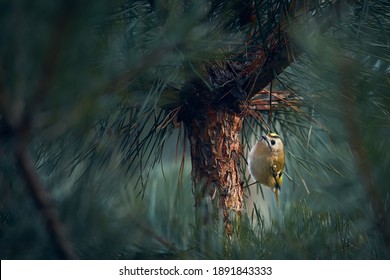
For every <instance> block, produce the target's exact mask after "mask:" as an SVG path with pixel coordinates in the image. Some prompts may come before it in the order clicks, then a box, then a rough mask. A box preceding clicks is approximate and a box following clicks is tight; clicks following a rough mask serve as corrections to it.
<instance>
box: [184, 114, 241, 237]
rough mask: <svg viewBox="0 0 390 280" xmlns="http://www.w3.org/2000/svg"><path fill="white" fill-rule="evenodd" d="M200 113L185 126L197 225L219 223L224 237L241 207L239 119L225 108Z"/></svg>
mask: <svg viewBox="0 0 390 280" xmlns="http://www.w3.org/2000/svg"><path fill="white" fill-rule="evenodd" d="M202 111H203V112H202V113H200V114H197V116H196V117H195V118H192V119H190V120H189V121H188V122H187V123H186V127H187V131H188V137H189V141H190V146H191V161H192V178H193V193H194V196H195V207H196V213H197V222H198V223H201V224H202V225H204V226H212V225H213V224H214V223H215V222H217V224H218V221H221V220H222V221H223V225H224V232H225V234H227V235H228V236H231V235H232V233H233V223H232V221H233V220H236V219H237V220H238V221H239V217H240V213H241V210H242V208H243V197H242V196H243V188H242V183H241V181H240V173H239V170H240V168H239V167H240V156H241V150H242V145H241V143H240V137H239V133H240V131H241V127H242V116H240V113H239V112H233V111H231V110H229V109H227V108H208V109H206V110H202ZM233 217H235V218H234V219H233Z"/></svg>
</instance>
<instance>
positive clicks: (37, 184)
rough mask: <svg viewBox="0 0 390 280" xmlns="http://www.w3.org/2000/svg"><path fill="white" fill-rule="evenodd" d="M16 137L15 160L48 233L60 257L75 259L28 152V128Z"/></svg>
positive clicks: (22, 129)
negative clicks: (44, 221)
mask: <svg viewBox="0 0 390 280" xmlns="http://www.w3.org/2000/svg"><path fill="white" fill-rule="evenodd" d="M17 137H18V145H17V151H16V158H17V162H18V164H19V166H20V170H21V172H22V175H23V178H24V180H25V182H26V185H27V186H28V189H29V191H30V193H31V196H32V198H33V200H34V202H35V204H36V205H37V207H38V209H39V210H41V212H42V215H43V217H44V218H45V220H46V225H47V228H48V231H49V234H50V235H51V237H52V238H53V240H54V241H55V245H56V248H57V251H58V253H59V255H60V257H61V258H63V259H77V258H78V257H77V255H76V253H75V252H74V250H73V246H72V244H71V242H70V241H69V239H68V238H67V236H66V234H65V231H64V229H63V227H62V224H61V222H60V219H59V217H58V213H57V211H56V208H55V207H54V204H53V201H52V199H51V196H50V194H49V193H48V192H47V191H46V188H45V186H44V184H43V182H42V180H41V178H40V177H39V175H38V173H37V171H36V170H35V168H34V163H33V160H32V159H31V157H30V155H29V153H28V150H27V141H26V140H27V137H28V128H27V127H23V128H21V129H20V130H19V133H18V134H17Z"/></svg>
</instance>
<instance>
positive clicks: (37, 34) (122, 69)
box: [0, 0, 390, 259]
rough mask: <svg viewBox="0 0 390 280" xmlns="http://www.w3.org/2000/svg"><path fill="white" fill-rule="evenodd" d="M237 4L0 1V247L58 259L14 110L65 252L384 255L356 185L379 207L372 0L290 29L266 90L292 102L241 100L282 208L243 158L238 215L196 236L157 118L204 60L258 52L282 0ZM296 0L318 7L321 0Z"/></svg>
mask: <svg viewBox="0 0 390 280" xmlns="http://www.w3.org/2000/svg"><path fill="white" fill-rule="evenodd" d="M249 2H251V1H179V0H178V1H141V0H140V1H104V0H100V1H94V4H93V5H88V4H87V3H84V1H69V2H68V1H45V0H40V1H34V3H32V2H31V1H0V41H1V42H2V43H1V44H0V258H2V259H55V258H59V257H60V256H59V255H58V252H57V251H56V250H55V246H54V242H53V240H52V238H51V235H50V233H48V231H47V228H46V223H45V221H44V214H43V213H42V209H40V208H39V207H37V206H36V203H35V201H34V199H33V198H32V197H33V196H32V194H31V192H30V191H29V189H28V188H27V187H26V185H28V184H26V180H25V178H24V176H23V174H22V172H21V170H20V167H19V165H18V160H17V157H16V156H15V153H17V150H18V146H19V145H20V144H18V143H19V142H20V139H19V138H20V137H21V136H20V135H19V134H18V131H15V130H14V129H13V126H15V127H17V126H18V124H19V123H23V120H24V119H27V120H30V122H28V121H27V122H26V123H27V124H29V126H30V129H29V130H30V132H29V135H28V136H27V137H26V139H25V140H28V141H29V144H28V147H29V152H30V153H31V157H32V158H33V160H34V168H35V169H36V170H37V172H38V176H39V177H40V178H41V179H42V181H43V183H44V187H45V189H46V190H47V191H48V192H49V193H50V197H51V198H52V199H53V201H54V205H55V208H56V209H57V210H58V212H59V217H60V220H61V221H62V223H63V227H64V228H63V230H64V232H66V233H67V235H68V236H69V239H70V240H71V242H72V244H73V245H74V248H75V251H76V253H77V255H78V256H79V257H80V258H82V259H204V258H208V259H229V258H231V259H236V258H240V259H383V258H388V257H389V251H388V247H386V242H385V240H384V239H385V238H384V236H383V233H382V232H381V231H380V228H378V227H377V218H378V217H377V215H378V213H377V212H376V208H375V205H373V200H372V199H370V197H369V196H368V195H367V193H369V192H368V191H367V189H366V186H367V182H366V178H367V177H368V178H371V179H372V182H373V185H374V186H375V188H376V190H377V191H378V193H379V195H380V198H381V199H380V203H383V205H384V211H385V212H384V213H385V214H386V215H387V216H388V213H389V209H388V208H389V206H388V205H389V203H390V196H389V191H390V189H389V184H388V182H389V175H388V174H389V172H388V169H389V164H390V153H389V152H388V151H387V150H388V147H387V142H388V139H389V136H390V130H389V128H390V125H389V120H390V119H389V108H390V98H389V97H388V89H389V69H390V68H389V67H390V65H389V63H390V61H389V57H390V53H389V42H388V39H389V36H390V33H389V26H390V24H389V17H388V14H389V7H388V5H386V3H385V1H380V0H375V1H356V3H355V4H354V5H353V6H351V7H349V6H348V8H347V9H346V10H343V11H345V13H343V17H342V18H340V20H339V21H338V22H337V24H334V25H333V26H332V27H331V28H330V29H329V30H328V31H327V32H319V30H320V29H321V26H318V25H316V24H310V25H309V24H308V25H304V26H303V27H302V25H300V24H298V23H297V24H296V25H294V24H292V25H291V26H292V27H291V30H290V31H289V32H290V33H289V34H290V36H291V37H292V38H294V42H295V44H297V45H298V46H300V48H301V49H302V51H303V52H304V53H303V54H302V55H300V56H299V57H297V58H294V63H293V64H291V65H290V67H289V68H287V69H286V70H285V71H284V72H283V73H282V74H281V75H279V76H278V77H277V79H276V80H275V81H274V82H273V89H274V90H277V91H285V92H289V94H290V95H289V98H287V99H286V100H287V101H288V102H293V101H294V102H295V101H297V102H296V103H293V104H294V106H291V104H292V103H290V104H288V103H283V102H282V105H283V104H287V105H285V106H280V107H278V106H275V107H274V108H273V110H258V111H257V112H258V113H259V114H260V116H261V117H262V118H263V119H264V120H265V121H264V122H262V121H261V120H259V118H255V117H253V116H252V117H250V116H248V117H247V118H246V119H245V121H244V127H243V131H242V144H243V147H244V152H243V157H244V158H245V157H246V154H247V152H248V150H249V148H250V147H251V145H252V144H253V143H254V141H255V139H254V138H258V136H259V135H260V133H262V132H264V131H265V130H267V127H266V126H267V125H268V126H270V128H271V129H272V130H274V131H277V132H278V133H279V134H280V135H281V136H282V138H283V139H284V141H285V144H286V157H287V166H286V172H285V174H284V184H283V190H282V193H281V197H280V198H281V206H280V208H277V207H276V205H275V203H274V201H273V197H272V193H271V191H270V190H269V189H263V188H261V186H249V185H250V184H251V183H252V181H251V179H250V178H249V175H248V172H247V170H246V164H245V162H244V160H242V164H241V168H242V178H243V179H242V180H243V181H244V185H245V186H247V187H246V191H247V195H248V198H247V201H246V204H247V205H246V206H247V210H246V212H244V213H242V220H243V223H242V224H241V225H239V226H238V225H237V228H236V231H235V233H234V235H233V238H232V240H229V241H227V240H226V239H225V236H223V233H221V232H220V231H218V229H215V228H210V229H208V231H209V234H208V235H207V236H208V237H209V238H210V240H207V242H205V243H204V244H202V243H199V240H198V239H197V237H196V235H197V229H196V221H195V215H194V212H195V209H194V199H193V195H192V192H191V187H192V180H191V167H190V166H189V164H190V156H189V153H188V145H189V144H188V142H187V139H186V132H185V131H184V130H183V128H182V127H181V128H178V127H177V126H178V124H176V127H175V126H174V125H173V124H175V122H176V121H177V112H178V111H179V110H180V108H181V107H180V106H182V105H183V103H185V102H188V101H189V99H186V92H185V91H183V89H185V87H186V85H187V84H188V83H190V82H192V81H193V80H194V79H199V80H201V82H202V83H204V84H206V86H205V88H207V87H217V86H218V83H214V84H213V80H212V79H209V77H208V76H207V71H206V70H207V67H210V65H217V64H218V65H219V63H224V62H226V61H234V62H237V61H240V60H243V61H244V62H243V63H246V62H245V60H248V61H249V62H250V55H248V53H246V52H247V51H251V50H252V49H251V48H256V47H257V46H261V48H262V49H264V50H265V52H266V53H267V52H268V51H269V48H270V46H269V45H267V42H266V39H267V38H268V36H270V34H274V32H276V31H275V28H276V27H277V26H278V23H280V21H281V20H282V18H283V14H284V12H285V10H286V9H287V6H288V2H289V1H273V0H270V1H254V2H255V3H256V5H255V8H256V9H255V14H256V15H257V17H258V21H257V22H256V23H254V26H252V25H251V23H250V22H247V21H245V20H244V19H245V18H244V19H243V15H244V14H245V13H246V12H247V11H246V9H245V8H248V7H250V6H251V5H250V3H249ZM305 2H307V4H309V5H308V7H311V8H312V9H313V11H314V10H315V11H316V13H318V14H322V13H323V11H324V10H326V8H327V7H328V6H329V5H330V3H331V1H314V0H312V1H305ZM166 3H168V4H166ZM151 4H152V5H151ZM237 7H241V8H240V9H238V8H237ZM299 7H300V6H298V7H297V11H298V10H299ZM316 13H314V12H313V14H316ZM288 20H291V21H292V20H293V19H292V18H291V19H290V18H288ZM252 28H253V30H252ZM297 30H298V31H297ZM250 32H254V34H256V35H255V36H254V38H253V41H252V42H250V44H249V43H248V44H246V39H247V36H248V34H249V33H250ZM4 42H5V43H4ZM243 53H244V54H246V55H243ZM345 61H348V64H350V65H349V67H351V68H348V69H353V70H351V71H344V70H345V68H343V67H345ZM249 62H248V63H249ZM347 66H348V65H347ZM259 68H261V67H259ZM260 70H261V69H260ZM260 70H259V71H260ZM254 74H256V73H254ZM214 80H215V79H214ZM346 81H347V82H348V83H346ZM219 82H220V81H219ZM346 89H348V93H351V96H352V97H353V98H352V100H350V99H349V97H350V96H349V95H348V94H347V92H346ZM267 97H269V95H268V96H267ZM346 97H347V98H346ZM199 98H202V95H200V96H199ZM346 100H347V103H346ZM245 102H248V103H249V102H250V100H246V101H245ZM348 102H349V103H348ZM277 104H280V103H277ZM346 104H349V105H350V106H346ZM185 105H186V106H188V104H185ZM349 107H351V108H353V110H352V112H353V114H355V116H356V118H353V119H352V125H355V126H357V127H358V137H356V138H351V133H350V130H349V129H348V125H350V124H351V121H348V118H346V117H347V116H346V115H345V109H346V108H349ZM266 124H267V125H266ZM357 140H358V142H356V141H357ZM356 147H358V148H359V147H362V150H363V151H364V155H365V157H364V159H365V163H366V164H367V165H366V166H368V167H369V168H367V169H365V170H364V172H362V170H361V169H359V162H358V159H359V157H360V158H361V152H359V151H360V150H359V149H356ZM359 153H360V154H359Z"/></svg>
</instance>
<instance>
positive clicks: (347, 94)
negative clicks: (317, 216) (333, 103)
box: [340, 61, 390, 249]
mask: <svg viewBox="0 0 390 280" xmlns="http://www.w3.org/2000/svg"><path fill="white" fill-rule="evenodd" d="M354 69H355V68H354V65H353V64H352V63H351V62H350V61H344V62H343V64H342V66H341V71H340V73H344V74H342V75H343V77H342V85H341V100H342V103H341V105H342V108H343V112H344V122H345V127H346V133H347V136H348V142H349V144H350V145H351V149H352V151H353V153H354V156H355V160H356V166H357V169H358V173H359V174H360V177H361V180H362V185H363V187H364V188H365V191H366V193H367V195H368V199H369V202H370V204H371V207H372V210H373V212H374V215H375V218H376V225H377V227H378V229H379V231H380V233H381V234H382V236H383V240H384V242H385V245H386V247H387V248H388V249H390V223H389V218H388V216H387V215H386V208H385V205H384V201H383V199H382V198H381V195H380V193H379V188H378V186H377V185H376V183H375V181H374V176H373V174H372V166H371V165H370V162H369V157H368V155H367V151H366V150H365V148H364V144H363V141H362V138H361V136H360V135H361V132H360V131H359V124H358V123H357V121H358V114H357V112H356V108H357V104H356V97H355V95H354V92H355V91H354V90H353V89H351V87H353V84H354V81H353V73H354Z"/></svg>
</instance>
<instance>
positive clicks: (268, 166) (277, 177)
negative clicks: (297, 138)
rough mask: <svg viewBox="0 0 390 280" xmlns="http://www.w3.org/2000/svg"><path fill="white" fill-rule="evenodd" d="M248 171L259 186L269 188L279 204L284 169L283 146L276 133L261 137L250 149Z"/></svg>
mask: <svg viewBox="0 0 390 280" xmlns="http://www.w3.org/2000/svg"><path fill="white" fill-rule="evenodd" d="M248 164H249V171H250V173H251V175H252V177H253V178H254V179H255V180H256V181H257V182H258V183H260V184H262V185H266V186H268V187H270V188H271V189H272V190H273V191H274V192H275V196H276V201H277V202H278V203H279V190H280V189H281V187H282V180H283V178H282V177H283V176H282V175H283V168H284V145H283V141H282V139H280V137H279V135H277V134H276V133H269V134H267V135H266V136H262V138H261V139H260V141H259V142H257V144H256V145H255V146H253V147H252V150H251V151H250V153H249V158H248Z"/></svg>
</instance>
